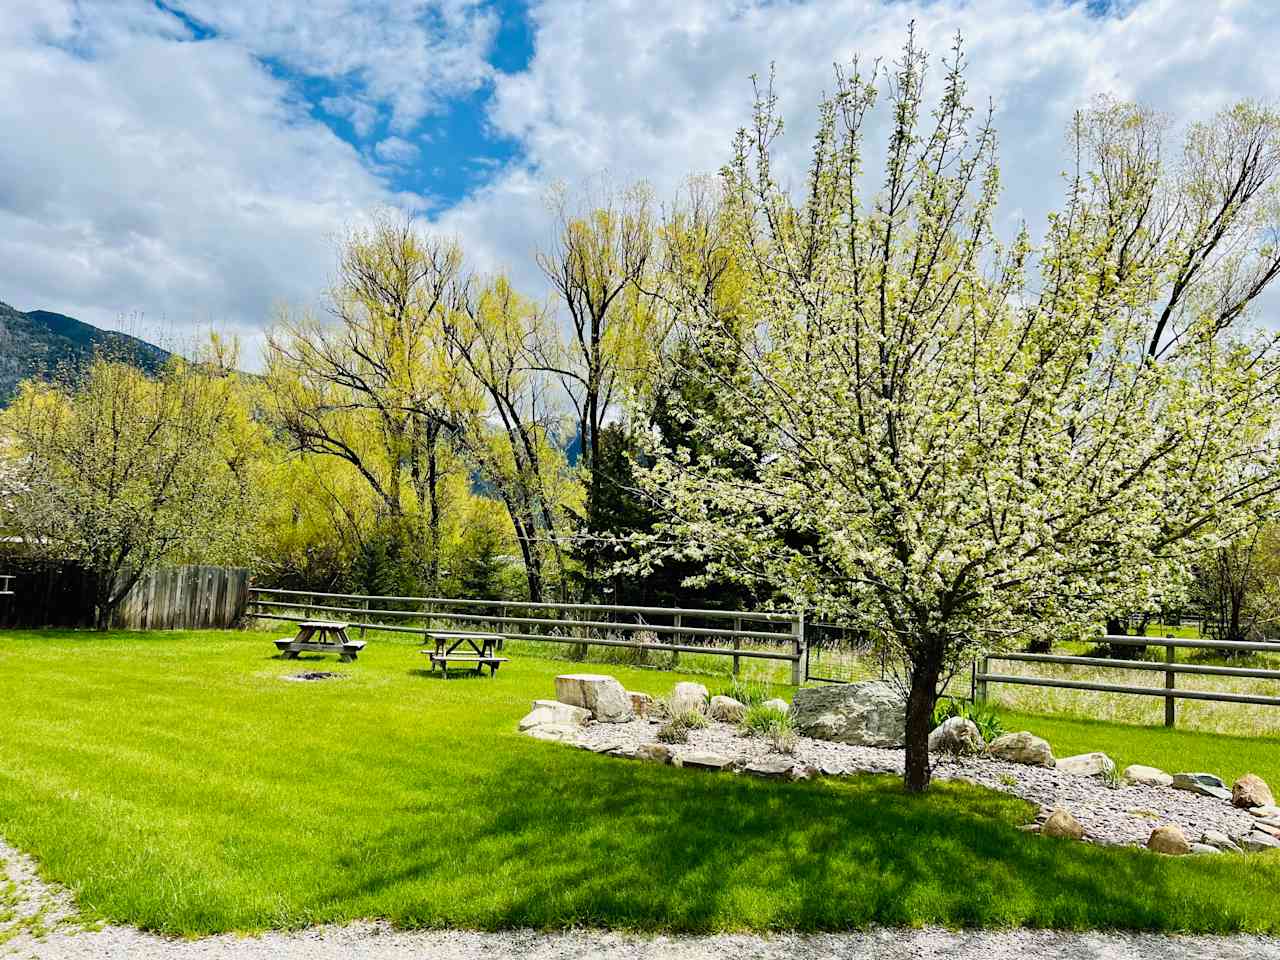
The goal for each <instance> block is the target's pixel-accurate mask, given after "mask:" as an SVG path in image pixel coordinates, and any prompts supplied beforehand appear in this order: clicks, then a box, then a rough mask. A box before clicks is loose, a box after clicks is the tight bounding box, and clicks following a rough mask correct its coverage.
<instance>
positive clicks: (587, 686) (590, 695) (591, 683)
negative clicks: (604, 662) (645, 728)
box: [556, 673, 634, 723]
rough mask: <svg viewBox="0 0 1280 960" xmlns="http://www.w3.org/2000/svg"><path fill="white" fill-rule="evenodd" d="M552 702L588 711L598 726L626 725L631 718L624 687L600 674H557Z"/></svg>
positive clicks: (629, 705)
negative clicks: (602, 724) (610, 724)
mask: <svg viewBox="0 0 1280 960" xmlns="http://www.w3.org/2000/svg"><path fill="white" fill-rule="evenodd" d="M556 699H557V700H559V701H560V702H561V703H567V704H570V705H571V706H575V707H582V708H583V709H584V710H590V711H591V715H592V716H593V717H595V718H596V719H597V720H599V721H600V722H601V723H626V722H627V721H628V720H631V719H632V718H633V717H634V714H633V713H632V710H631V697H629V696H628V695H627V691H626V688H624V687H623V686H622V684H620V683H619V682H618V681H617V680H615V679H614V678H613V677H610V676H605V675H604V674H599V673H565V674H561V675H560V676H558V677H556Z"/></svg>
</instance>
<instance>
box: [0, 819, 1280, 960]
mask: <svg viewBox="0 0 1280 960" xmlns="http://www.w3.org/2000/svg"><path fill="white" fill-rule="evenodd" d="M0 865H2V866H3V868H4V870H5V872H6V873H7V875H8V878H9V880H10V881H12V882H13V884H14V887H15V890H16V896H17V901H16V904H15V903H6V904H3V905H0V956H5V957H10V956H11V957H30V958H36V960H44V958H49V960H54V958H56V960H90V958H92V960H125V958H127V960H159V958H174V960H250V958H259V957H270V958H273V960H329V958H333V960H339V958H341V960H409V958H421V960H579V958H582V960H585V958H593V960H594V958H601V960H709V958H712V957H715V958H721V957H723V958H733V960H748V958H750V960H826V958H851V960H852V958H858V960H861V958H868V960H870V958H873V957H874V958H878V960H882V958H888V960H898V958H902V960H906V958H925V957H939V958H941V957H946V958H948V960H969V958H972V960H1005V958H1008V960H1029V958H1040V957H1063V958H1070V960H1165V958H1168V957H1171V956H1182V957H1195V958H1197V960H1211V958H1224V960H1228V958H1230V960H1236V958H1239V960H1246V958H1248V960H1259V958H1264V960H1265V958H1271V957H1274V958H1277V960H1280V939H1274V938H1267V937H1247V936H1241V937H1168V936H1159V935H1153V934H1128V933H1085V934H1075V933H1055V932H1050V931H1043V930H1010V931H973V932H970V931H962V932H952V931H947V930H939V929H936V928H924V929H921V930H891V929H884V928H873V929H871V930H868V931H864V932H859V933H842V934H823V935H820V936H773V937H758V936H745V935H725V936H711V937H632V936H622V935H619V934H615V933H608V932H592V931H573V932H570V933H551V934H546V933H535V932H532V931H527V930H513V931H508V932H504V933H474V932H469V931H444V932H406V931H398V930H393V929H391V928H390V927H389V926H387V925H386V924H383V923H364V922H362V923H352V924H349V925H347V926H343V927H317V928H314V929H311V930H302V931H295V932H290V933H268V934H264V935H262V936H259V937H236V936H218V937H206V938H204V939H201V940H171V939H166V938H163V937H157V936H153V935H151V934H147V933H141V932H139V931H137V930H134V929H132V928H129V927H104V928H102V929H99V930H93V931H88V930H83V929H81V928H79V927H77V926H75V925H74V924H73V923H65V922H61V921H63V920H64V919H65V918H66V917H67V916H68V915H69V914H70V913H71V910H70V906H69V900H68V898H67V895H66V894H65V893H64V892H62V891H59V890H54V889H51V888H50V887H48V886H47V885H45V884H43V883H42V882H41V881H40V880H39V879H38V878H37V877H36V875H35V871H34V869H33V864H32V862H31V860H30V859H29V858H27V857H25V856H23V855H21V854H19V853H17V852H16V851H15V850H14V849H13V848H12V847H9V846H7V845H6V844H4V843H3V842H2V841H0ZM11 907H16V911H15V912H16V915H17V916H16V917H9V918H8V919H3V918H4V917H5V916H6V910H7V908H11ZM36 915H39V917H40V923H39V926H40V927H43V928H44V929H46V930H47V931H48V932H47V933H45V934H44V935H43V936H41V937H33V936H32V934H31V932H30V930H31V927H32V923H31V918H32V917H34V916H36ZM15 928H16V929H15ZM12 933H16V934H17V935H16V936H15V937H13V938H12V939H9V940H7V941H6V940H5V939H4V938H5V936H6V934H12Z"/></svg>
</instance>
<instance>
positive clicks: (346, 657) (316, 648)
mask: <svg viewBox="0 0 1280 960" xmlns="http://www.w3.org/2000/svg"><path fill="white" fill-rule="evenodd" d="M275 644H276V649H277V650H279V651H280V652H281V653H282V654H284V658H285V659H286V660H297V659H298V654H299V653H302V652H303V651H306V652H308V653H336V654H337V655H338V656H339V657H340V658H341V659H342V662H343V663H350V662H351V661H352V660H354V659H355V658H356V657H357V656H359V655H360V651H361V650H363V649H364V641H363V640H352V639H351V638H350V637H348V636H347V624H345V623H336V622H334V621H333V620H304V621H303V622H302V623H300V624H298V635H297V636H296V637H281V638H280V639H279V640H277V641H275Z"/></svg>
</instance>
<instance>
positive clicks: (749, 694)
mask: <svg viewBox="0 0 1280 960" xmlns="http://www.w3.org/2000/svg"><path fill="white" fill-rule="evenodd" d="M720 694H721V695H722V696H725V697H732V698H733V699H734V700H737V701H738V702H739V703H741V704H744V705H746V706H747V707H756V706H759V705H760V704H762V703H764V702H765V701H766V700H769V699H772V698H773V696H774V694H773V692H772V690H771V689H770V687H769V684H767V683H761V682H760V681H758V680H756V681H752V680H739V679H738V678H737V677H734V679H733V682H732V683H730V684H729V685H728V686H726V687H724V688H723V689H722V690H721V691H720Z"/></svg>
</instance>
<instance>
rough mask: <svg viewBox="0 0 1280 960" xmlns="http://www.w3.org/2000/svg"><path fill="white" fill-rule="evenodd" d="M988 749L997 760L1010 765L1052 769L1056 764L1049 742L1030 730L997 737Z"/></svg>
mask: <svg viewBox="0 0 1280 960" xmlns="http://www.w3.org/2000/svg"><path fill="white" fill-rule="evenodd" d="M987 749H988V751H989V752H990V753H991V756H993V757H995V758H996V759H997V760H1006V761H1008V762H1009V763H1025V764H1027V765H1028V766H1031V767H1052V766H1053V765H1054V764H1055V763H1056V761H1055V760H1054V759H1053V751H1052V750H1050V749H1049V742H1048V741H1047V740H1042V739H1040V738H1039V737H1037V736H1036V735H1035V734H1033V733H1031V732H1030V731H1028V730H1021V731H1019V732H1018V733H1006V734H1005V735H1004V736H1001V737H996V738H995V739H994V740H992V741H991V744H990V746H989V747H988V748H987Z"/></svg>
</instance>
